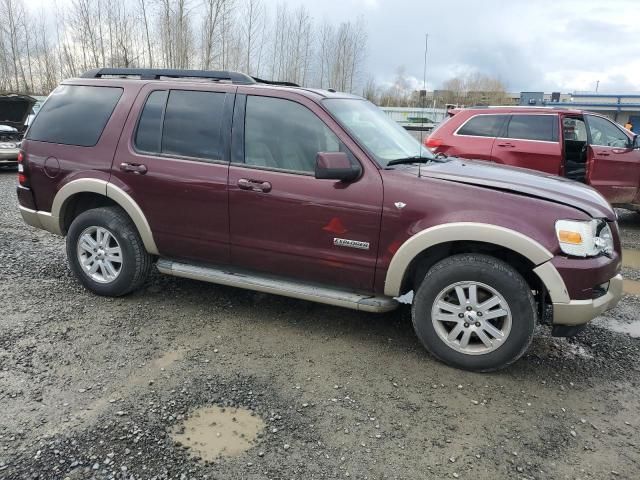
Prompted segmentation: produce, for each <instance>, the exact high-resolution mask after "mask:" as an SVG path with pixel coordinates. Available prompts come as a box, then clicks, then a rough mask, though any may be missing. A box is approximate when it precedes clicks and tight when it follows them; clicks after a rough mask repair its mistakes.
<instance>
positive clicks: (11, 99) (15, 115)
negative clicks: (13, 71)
mask: <svg viewBox="0 0 640 480" xmlns="http://www.w3.org/2000/svg"><path fill="white" fill-rule="evenodd" d="M35 103H36V99H35V98H33V97H30V96H28V95H16V94H8V95H0V125H7V126H10V127H14V128H17V129H18V130H24V127H25V123H26V121H27V118H28V117H29V114H30V113H31V109H32V108H33V106H34V105H35Z"/></svg>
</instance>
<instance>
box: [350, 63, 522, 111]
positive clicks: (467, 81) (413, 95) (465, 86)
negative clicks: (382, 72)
mask: <svg viewBox="0 0 640 480" xmlns="http://www.w3.org/2000/svg"><path fill="white" fill-rule="evenodd" d="M412 80H413V81H412ZM415 82H416V79H415V78H414V79H411V78H410V77H409V76H408V75H407V73H406V71H405V69H404V67H399V68H398V69H397V72H396V77H395V79H394V81H393V82H392V83H391V84H389V85H385V86H380V85H378V84H377V83H376V82H375V80H374V79H373V78H372V77H369V78H368V79H367V80H366V81H365V83H364V86H363V91H362V95H363V96H364V97H365V98H367V99H368V100H370V101H371V102H373V103H375V104H376V105H380V106H383V107H412V108H416V107H435V108H445V107H446V106H460V107H465V106H466V107H472V106H480V105H509V104H511V103H513V100H512V99H511V98H510V97H509V95H508V94H507V91H506V86H505V84H504V83H503V82H502V81H501V80H500V79H498V78H495V77H492V76H490V75H486V74H483V73H481V72H471V73H468V74H463V75H458V76H455V77H452V78H450V79H448V80H446V81H444V82H443V83H442V84H441V86H440V88H439V89H435V90H433V91H431V92H424V94H422V93H421V90H420V88H416V85H415Z"/></svg>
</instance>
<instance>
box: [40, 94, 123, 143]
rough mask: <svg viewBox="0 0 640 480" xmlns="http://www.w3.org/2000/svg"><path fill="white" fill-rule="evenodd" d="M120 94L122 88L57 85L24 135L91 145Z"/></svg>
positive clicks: (104, 124)
mask: <svg viewBox="0 0 640 480" xmlns="http://www.w3.org/2000/svg"><path fill="white" fill-rule="evenodd" d="M121 96H122V88H116V87H88V86H81V85H61V86H59V87H58V88H56V89H55V90H54V92H53V93H52V94H51V95H50V97H49V98H48V99H47V101H46V102H45V104H44V105H43V107H42V109H41V110H40V112H39V113H38V116H37V117H36V119H35V121H34V122H33V125H31V128H30V129H29V134H28V138H29V139H30V140H36V141H39V142H50V143H61V144H63V145H77V146H80V147H93V146H94V145H95V144H96V143H98V140H100V136H101V135H102V131H103V130H104V127H105V126H106V125H107V122H108V121H109V118H111V114H112V113H113V109H114V108H115V107H116V105H117V104H118V100H120V97H121Z"/></svg>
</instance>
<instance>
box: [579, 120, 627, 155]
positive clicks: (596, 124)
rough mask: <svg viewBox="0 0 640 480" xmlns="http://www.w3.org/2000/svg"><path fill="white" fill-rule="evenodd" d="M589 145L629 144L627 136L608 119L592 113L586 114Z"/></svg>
mask: <svg viewBox="0 0 640 480" xmlns="http://www.w3.org/2000/svg"><path fill="white" fill-rule="evenodd" d="M587 123H588V124H589V133H590V134H591V145H601V146H604V147H618V148H626V147H628V146H629V137H627V135H625V134H624V133H623V132H622V130H620V129H619V128H618V127H616V126H615V125H614V124H613V123H611V122H610V121H609V120H605V119H604V118H602V117H595V116H593V115H588V116H587Z"/></svg>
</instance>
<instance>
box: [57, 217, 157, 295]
mask: <svg viewBox="0 0 640 480" xmlns="http://www.w3.org/2000/svg"><path fill="white" fill-rule="evenodd" d="M91 227H101V228H104V229H106V230H108V231H109V233H110V234H111V235H113V237H115V239H116V241H117V243H118V244H119V246H120V248H121V251H122V262H121V267H120V270H119V273H118V275H117V276H116V277H115V279H113V280H112V281H110V282H108V283H100V282H98V281H96V280H94V279H93V278H92V277H91V276H90V275H89V274H88V273H87V272H86V271H85V270H84V269H83V267H82V266H81V264H80V260H79V258H78V253H77V249H78V242H79V240H80V236H81V235H82V233H83V232H84V231H85V230H86V229H88V228H91ZM67 259H68V262H69V266H70V267H71V270H72V271H73V273H74V275H75V276H76V278H77V279H78V280H79V281H80V283H82V284H83V285H84V286H85V287H86V288H87V289H88V290H91V291H92V292H94V293H96V294H98V295H103V296H107V297H119V296H122V295H126V294H128V293H130V292H132V291H134V290H136V289H138V288H140V287H141V286H142V284H143V283H144V282H145V280H146V279H147V277H148V275H149V272H150V271H151V265H152V260H153V259H152V257H151V255H149V253H147V251H146V249H145V247H144V244H143V243H142V239H141V238H140V235H139V234H138V230H137V229H136V227H135V225H134V224H133V222H132V221H131V219H130V218H129V216H128V215H127V214H126V213H125V212H124V210H122V209H121V208H120V207H101V208H94V209H91V210H87V211H86V212H83V213H81V214H80V215H78V216H77V217H76V218H75V219H74V220H73V222H72V223H71V227H70V228H69V232H68V234H67Z"/></svg>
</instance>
